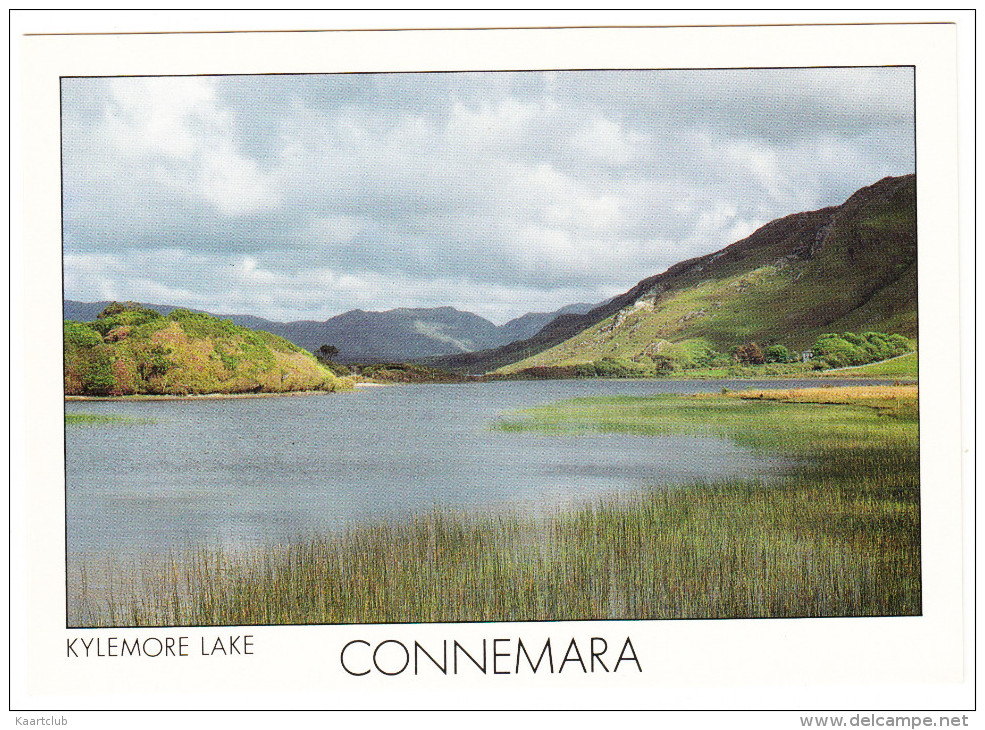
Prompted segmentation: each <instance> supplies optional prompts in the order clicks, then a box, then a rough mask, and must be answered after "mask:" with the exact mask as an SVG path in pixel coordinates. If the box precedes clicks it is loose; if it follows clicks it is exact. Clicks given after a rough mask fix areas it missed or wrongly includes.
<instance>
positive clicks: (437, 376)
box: [348, 362, 469, 383]
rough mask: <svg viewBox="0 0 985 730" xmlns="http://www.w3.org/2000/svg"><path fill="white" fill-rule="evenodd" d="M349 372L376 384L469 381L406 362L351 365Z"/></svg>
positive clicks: (453, 374)
mask: <svg viewBox="0 0 985 730" xmlns="http://www.w3.org/2000/svg"><path fill="white" fill-rule="evenodd" d="M348 370H349V372H351V373H352V374H353V375H356V376H358V377H360V378H363V379H367V380H370V381H372V382H375V383H464V382H466V381H468V380H469V378H466V377H465V376H463V375H460V374H458V373H451V372H448V371H447V370H439V369H437V368H431V367H426V366H423V365H414V364H412V363H406V362H389V363H372V364H370V365H350V366H349V368H348Z"/></svg>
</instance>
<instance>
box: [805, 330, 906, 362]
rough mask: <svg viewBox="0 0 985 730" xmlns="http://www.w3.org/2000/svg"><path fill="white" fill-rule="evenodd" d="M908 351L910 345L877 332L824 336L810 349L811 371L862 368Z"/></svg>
mask: <svg viewBox="0 0 985 730" xmlns="http://www.w3.org/2000/svg"><path fill="white" fill-rule="evenodd" d="M912 349H913V348H912V347H911V345H910V341H909V340H908V339H906V338H905V337H903V336H902V335H885V334H883V333H881V332H863V333H862V334H861V335H856V334H854V333H852V332H845V333H844V334H840V335H835V334H825V335H821V336H820V337H818V338H817V341H816V342H815V343H814V345H813V347H811V353H812V354H813V361H812V366H813V367H814V369H815V370H823V369H826V368H841V367H850V366H852V365H865V364H867V363H871V362H879V361H880V360H886V359H889V358H891V357H898V356H900V355H905V354H906V353H908V352H910V351H911V350H912Z"/></svg>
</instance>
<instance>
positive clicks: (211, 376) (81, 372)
mask: <svg viewBox="0 0 985 730" xmlns="http://www.w3.org/2000/svg"><path fill="white" fill-rule="evenodd" d="M64 342H65V394H66V395H92V396H122V395H139V394H151V395H190V394H205V393H281V392H290V391H298V390H329V391H331V390H339V389H342V388H345V387H349V386H350V385H351V384H350V383H349V382H348V381H346V380H342V379H339V378H337V377H335V376H334V375H333V374H332V373H331V371H329V370H327V369H326V368H325V367H323V366H322V365H320V364H319V363H318V361H317V360H316V359H315V358H314V357H313V356H312V355H311V354H310V353H308V352H305V351H304V350H302V349H301V348H299V347H297V346H296V345H294V344H292V343H290V342H288V341H287V340H285V339H282V338H280V337H277V336H276V335H272V334H270V333H268V332H254V331H252V330H249V329H247V328H245V327H239V326H237V325H235V324H233V323H232V322H230V321H229V320H223V319H217V318H215V317H212V316H210V315H207V314H201V313H196V312H190V311H188V310H186V309H176V310H174V311H173V312H171V314H169V315H167V316H164V315H161V314H159V313H158V312H156V311H154V310H152V309H146V308H143V307H141V306H139V305H136V304H133V303H129V302H128V303H127V304H120V303H117V302H114V303H113V304H111V305H109V306H108V307H106V309H105V310H103V312H102V313H101V314H100V315H99V316H98V317H97V319H96V320H95V321H93V322H89V323H80V322H71V321H66V322H65V325H64Z"/></svg>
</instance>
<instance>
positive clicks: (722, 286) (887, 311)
mask: <svg viewBox="0 0 985 730" xmlns="http://www.w3.org/2000/svg"><path fill="white" fill-rule="evenodd" d="M916 252H917V242H916V178H915V176H913V175H908V176H904V177H897V178H885V179H883V180H880V181H879V182H878V183H876V184H875V185H872V186H870V187H867V188H863V189H862V190H860V191H858V192H857V193H855V194H854V195H853V196H852V197H851V198H849V199H848V200H847V201H846V202H845V203H844V204H842V205H840V206H837V207H833V208H825V209H823V210H818V211H813V212H808V213H798V214H795V215H791V216H787V217H785V218H781V219H779V220H776V221H773V222H772V223H769V224H768V225H766V226H764V227H762V228H760V229H759V230H758V231H756V232H755V233H753V234H752V235H751V236H749V237H748V238H746V239H744V240H742V241H739V242H738V243H734V244H732V245H731V246H728V247H727V248H725V249H722V250H721V251H719V252H717V253H714V254H710V255H708V256H703V257H701V258H697V259H692V260H690V261H685V262H682V263H680V264H677V265H676V266H673V267H671V268H670V269H668V270H667V271H666V272H664V273H663V274H660V275H658V276H654V277H651V278H650V279H647V280H645V281H643V282H641V283H640V284H639V285H637V286H636V287H634V288H633V289H632V290H631V291H630V292H627V294H625V295H623V296H622V297H619V298H618V299H617V300H616V306H618V310H617V311H611V309H610V310H602V309H601V308H599V309H598V310H596V311H595V321H594V322H591V321H588V322H587V324H588V326H586V327H585V328H583V329H582V330H581V331H580V332H578V333H577V334H575V335H574V336H572V337H569V338H567V339H565V340H564V341H563V342H559V343H554V344H553V346H551V347H549V348H541V349H542V351H540V352H537V353H536V354H533V355H532V356H530V357H527V358H525V359H522V360H519V361H518V362H514V363H512V364H510V365H507V366H505V367H502V368H501V370H500V372H503V373H510V372H516V371H518V370H523V369H525V368H531V367H544V366H551V367H553V366H564V365H574V364H578V363H586V362H592V361H599V360H601V359H603V358H620V359H625V360H630V361H636V362H647V361H648V359H652V358H654V356H660V357H662V358H669V359H671V360H674V361H677V362H681V363H682V364H684V365H685V366H687V365H688V364H696V365H700V364H702V363H701V360H702V359H703V358H704V357H705V355H706V354H707V353H711V352H721V353H726V352H728V351H729V350H730V349H731V348H733V347H735V346H738V345H743V344H746V343H751V342H755V343H757V344H759V345H760V346H762V347H764V348H765V347H768V346H770V345H784V346H786V347H788V348H791V349H793V350H801V349H805V348H808V347H810V345H811V344H812V343H813V342H814V340H815V339H816V338H817V336H818V335H820V334H823V333H826V332H843V331H852V332H864V331H869V330H874V331H879V332H886V333H895V334H901V335H904V336H906V337H910V338H916V336H917V297H916V291H917V265H916ZM589 319H590V317H589Z"/></svg>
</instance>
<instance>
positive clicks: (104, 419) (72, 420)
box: [65, 413, 154, 426]
mask: <svg viewBox="0 0 985 730" xmlns="http://www.w3.org/2000/svg"><path fill="white" fill-rule="evenodd" d="M148 423H154V419H152V418H131V417H130V416H118V415H109V414H103V413H66V414H65V425H66V426H129V425H139V424H148Z"/></svg>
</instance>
